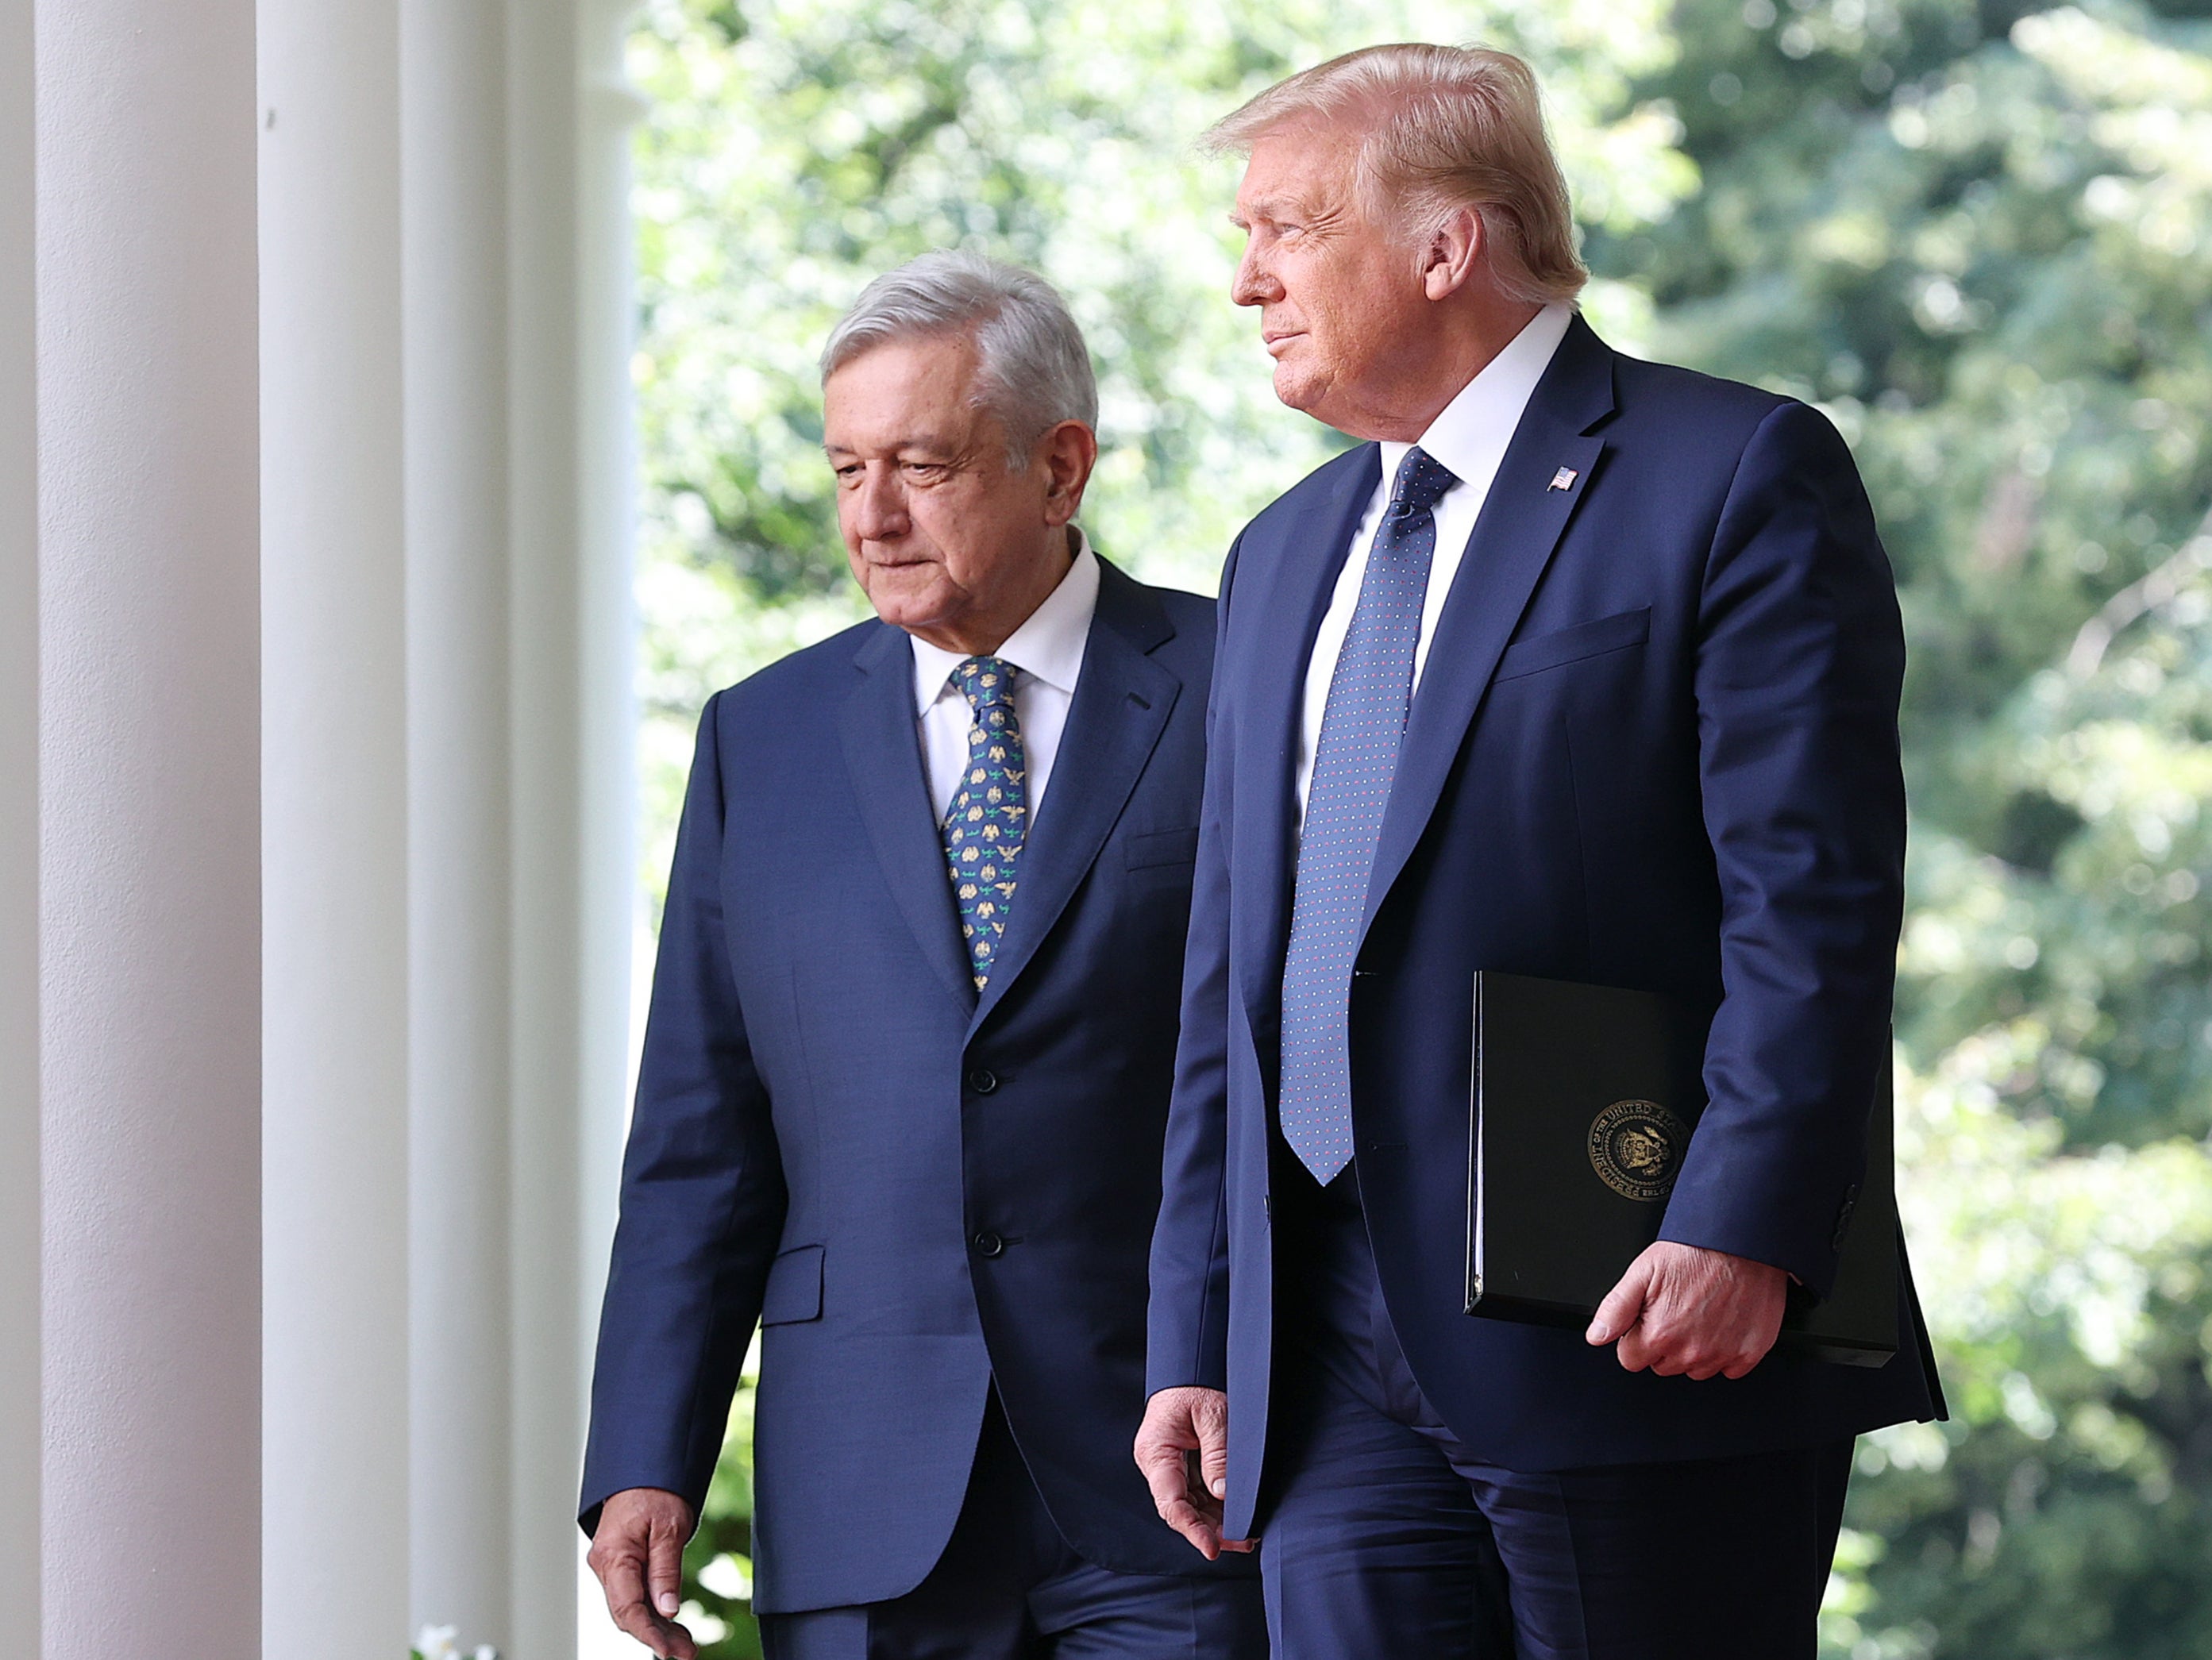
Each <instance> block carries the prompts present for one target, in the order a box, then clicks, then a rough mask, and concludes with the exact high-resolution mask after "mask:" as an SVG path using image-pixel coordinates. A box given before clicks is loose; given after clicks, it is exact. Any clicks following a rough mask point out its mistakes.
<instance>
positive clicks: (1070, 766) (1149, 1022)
mask: <svg viewBox="0 0 2212 1660" xmlns="http://www.w3.org/2000/svg"><path fill="white" fill-rule="evenodd" d="M1213 642H1214V633H1213V608H1212V603H1211V602H1210V601H1208V600H1206V599H1200V598H1198V597H1196V596H1194V595H1191V594H1186V593H1172V592H1168V591H1164V590H1158V589H1152V588H1147V587H1141V586H1139V584H1137V583H1136V582H1134V581H1131V580H1130V579H1129V578H1128V577H1127V576H1125V575H1121V573H1120V572H1119V571H1117V570H1115V569H1113V568H1112V567H1111V566H1105V565H1103V562H1102V570H1101V581H1100V587H1099V594H1098V607H1097V616H1096V617H1095V619H1094V621H1093V623H1092V625H1091V634H1090V637H1089V641H1088V643H1087V644H1086V646H1085V656H1084V660H1083V671H1082V676H1081V678H1080V680H1079V683H1078V685H1077V688H1076V694H1075V699H1074V702H1073V706H1072V707H1071V708H1070V710H1069V714H1068V721H1067V725H1066V731H1065V733H1064V734H1063V736H1062V738H1061V741H1060V753H1059V759H1058V762H1057V763H1056V764H1055V766H1054V770H1053V775H1052V784H1051V788H1050V789H1049V791H1048V793H1047V794H1046V796H1045V798H1044V800H1043V803H1042V806H1041V807H1040V809H1039V811H1038V813H1037V816H1036V821H1035V823H1034V824H1033V825H1032V828H1031V830H1030V838H1029V842H1028V844H1027V846H1026V848H1025V849H1024V854H1023V866H1022V871H1021V877H1020V886H1019V888H1018V891H1017V893H1016V896H1015V899H1014V903H1013V912H1012V919H1011V921H1010V925H1009V927H1008V931H1007V933H1006V939H1005V942H1004V952H1003V954H1002V955H1001V957H1000V959H999V961H998V964H997V965H996V967H995V968H994V970H993V973H992V976H991V980H990V983H989V985H988V987H987V989H986V990H985V992H984V993H983V994H982V996H981V999H980V1000H978V998H977V996H976V994H975V989H974V985H973V982H972V981H971V979H970V978H969V970H968V964H967V957H966V952H965V951H964V949H963V946H962V942H961V938H960V933H959V927H958V923H957V920H956V917H955V914H954V909H953V903H952V897H951V887H950V885H949V883H948V881H947V879H946V875H945V855H944V852H943V850H942V848H941V847H940V845H939V839H938V838H939V832H938V828H937V822H936V819H937V815H936V813H935V812H934V811H933V806H932V803H931V801H930V800H929V797H928V790H927V782H926V781H925V777H924V772H923V765H922V758H921V745H920V742H919V739H918V737H917V733H916V722H915V693H914V660H913V655H912V653H911V651H910V649H909V647H908V640H907V636H906V635H904V634H903V633H902V632H900V631H899V630H898V629H894V628H890V627H888V626H886V625H884V624H883V623H865V624H863V625H862V626H860V627H859V628H856V629H851V630H848V632H846V633H844V634H842V635H838V636H837V637H836V638H835V639H833V640H830V641H828V642H824V643H823V644H822V645H819V646H816V647H814V648H811V649H809V650H805V651H802V652H799V653H797V654H793V656H791V657H788V658H787V659H785V660H783V661H781V662H780V663H778V664H776V665H775V666H772V667H770V668H769V669H767V670H765V671H763V672H761V673H759V674H757V675H755V676H754V677H753V678H750V679H749V680H747V681H745V682H744V684H741V685H738V686H736V687H733V688H732V689H731V690H727V691H725V692H722V693H720V694H719V695H718V696H715V698H714V700H713V701H712V702H709V703H708V707H707V710H706V713H705V714H704V716H703V718H702V721H701V724H700V734H699V747H698V756H697V759H696V763H695V765H694V769H693V772H692V776H691V784H690V793H689V795H688V796H687V798H686V800H685V803H684V817H683V820H682V824H681V828H680V830H679V832H678V840H677V847H676V856H675V863H674V867H673V870H672V872H671V877H670V881H669V891H668V904H667V910H666V913H665V918H664V920H663V922H662V925H661V935H660V953H659V963H658V965H657V968H656V971H655V975H654V980H653V1004H652V1012H651V1017H650V1019H649V1022H648V1025H647V1035H646V1040H645V1051H644V1059H643V1064H642V1067H641V1071H640V1073H639V1079H638V1095H637V1108H636V1116H635V1121H634V1123H633V1126H632V1128H631V1131H630V1140H629V1152H628V1155H627V1158H626V1159H625V1162H624V1167H623V1197H622V1220H621V1225H620V1227H619V1229H618V1231H617V1236H616V1240H615V1247H614V1263H613V1272H612V1275H611V1279H610V1280H609V1282H608V1286H607V1295H606V1304H605V1313H604V1316H603V1319H602V1324H601V1327H600V1332H599V1362H598V1368H597V1373H596V1377H595V1378H594V1382H593V1387H592V1424H591V1438H590V1446H589V1450H588V1451H587V1453H586V1460H585V1478H584V1491H583V1505H584V1511H585V1520H586V1526H590V1525H592V1523H594V1522H595V1520H596V1517H595V1515H594V1514H593V1512H594V1511H595V1510H596V1507H597V1506H598V1505H599V1504H600V1503H601V1502H602V1501H603V1500H604V1499H606V1498H607V1497H608V1496H609V1495H610V1494H611V1493H616V1492H617V1491H620V1490H621V1489H623V1488H626V1487H665V1488H669V1489H671V1490H673V1491H675V1492H677V1493H682V1494H683V1495H684V1497H685V1498H687V1499H690V1501H691V1502H692V1503H693V1504H694V1505H697V1504H698V1502H699V1500H700V1499H701V1498H702V1495H703V1494H704V1493H705V1491H706V1488H707V1484H708V1477H709V1475H711V1473H712V1471H713V1468H714V1458H715V1454H716V1450H717V1449H718V1448H719V1446H720V1443H721V1439H722V1434H723V1427H724V1423H725V1420H726V1417H727V1415H728V1411H729V1406H730V1401H731V1396H732V1390H733V1389H734V1387H735V1385H736V1383H737V1379H738V1368H739V1366H740V1365H741V1363H742V1361H743V1359H744V1353H745V1349H746V1346H747V1343H748V1341H749V1340H750V1337H751V1335H752V1332H753V1329H754V1325H755V1322H756V1320H757V1321H758V1323H759V1324H760V1326H761V1328H762V1334H763V1335H762V1341H763V1353H762V1358H761V1381H760V1392H759V1395H758V1398H757V1419H756V1421H755V1426H754V1436H755V1442H754V1447H755V1453H754V1456H755V1469H756V1481H755V1493H756V1505H757V1511H756V1517H755V1548H756V1557H755V1572H756V1578H755V1601H756V1605H757V1607H759V1608H762V1609H763V1610H764V1611H768V1612H792V1611H797V1610H801V1609H806V1608H823V1607H833V1606H838V1605H842V1604H848V1603H855V1602H873V1601H877V1600H879V1599H882V1598H886V1597H891V1596H899V1595H902V1594H903V1593H904V1592H906V1591H907V1590H911V1589H912V1588H913V1587H914V1586H915V1584H917V1583H918V1582H919V1581H920V1580H921V1578H922V1577H923V1576H924V1575H925V1574H926V1573H927V1572H928V1571H929V1569H930V1568H931V1567H932V1566H933V1564H934V1563H935V1561H936V1560H937V1557H938V1554H939V1552H940V1550H941V1549H942V1548H943V1547H944V1545H945V1541H946V1539H947V1538H948V1536H949V1535H951V1529H952V1524H953V1521H954V1519H955V1517H957V1514H958V1511H959V1509H960V1504H961V1499H962V1496H963V1493H964V1492H965V1489H966V1487H967V1481H968V1474H969V1466H970V1462H971V1460H972V1459H973V1456H974V1454H975V1444H976V1436H977V1433H978V1430H979V1428H980V1426H981V1420H982V1416H983V1408H984V1402H985V1398H986V1393H987V1389H988V1388H989V1387H990V1384H991V1382H992V1380H993V1379H994V1377H995V1379H996V1380H997V1384H998V1389H999V1391H1000V1396H1001V1398H1002V1400H1003V1401H1004V1402H1005V1408H1006V1417H1007V1420H1008V1422H1009V1423H1010V1425H1011V1426H1012V1430H1013V1434H1014V1438H1015V1439H1016V1441H1017V1442H1018V1443H1019V1444H1020V1447H1021V1450H1022V1452H1023V1454H1024V1457H1025V1458H1026V1460H1027V1462H1028V1464H1029V1467H1030V1471H1031V1472H1032V1474H1033V1475H1034V1476H1035V1478H1036V1484H1037V1487H1038V1489H1039V1491H1040V1492H1041V1493H1042V1496H1043V1498H1044V1500H1045V1503H1046V1505H1047V1506H1048V1508H1049V1510H1050V1511H1051V1512H1052V1515H1053V1517H1054V1521H1055V1522H1057V1523H1058V1524H1059V1525H1060V1529H1061V1531H1062V1532H1063V1533H1064V1534H1065V1535H1066V1537H1067V1539H1068V1541H1069V1542H1070V1543H1071V1544H1072V1545H1073V1546H1074V1548H1076V1549H1077V1550H1078V1551H1079V1552H1080V1553H1081V1554H1083V1555H1084V1556H1085V1557H1086V1558H1088V1559H1089V1560H1091V1561H1093V1562H1096V1563H1097V1564H1099V1565H1100V1566H1106V1567H1109V1568H1114V1569H1118V1570H1122V1571H1126V1572H1142V1573H1188V1572H1232V1573H1235V1572H1249V1568H1248V1567H1245V1566H1242V1565H1239V1566H1231V1567H1229V1568H1227V1569H1225V1570H1224V1569H1209V1568H1208V1567H1207V1566H1206V1564H1204V1563H1203V1562H1202V1561H1201V1560H1200V1558H1199V1557H1198V1556H1197V1555H1196V1554H1194V1552H1193V1551H1192V1550H1191V1549H1190V1548H1189V1547H1188V1545H1186V1544H1184V1543H1183V1542H1182V1540H1181V1539H1179V1538H1178V1537H1176V1535H1174V1534H1172V1533H1170V1531H1169V1530H1168V1529H1166V1528H1165V1527H1164V1526H1163V1525H1162V1524H1161V1523H1160V1522H1159V1520H1158V1517H1157V1515H1156V1514H1155V1513H1154V1511H1153V1508H1152V1500H1151V1499H1150V1497H1149V1496H1148V1494H1147V1493H1146V1487H1145V1484H1144V1481H1143V1480H1142V1479H1141V1477H1140V1476H1139V1474H1138V1472H1137V1469H1136V1467H1135V1465H1134V1464H1133V1462H1131V1458H1130V1444H1131V1443H1132V1441H1133V1438H1134V1437H1135V1434H1136V1429H1137V1424H1138V1420H1139V1418H1140V1417H1141V1416H1142V1414H1143V1408H1144V1390H1143V1382H1144V1345H1145V1297H1146V1250H1147V1247H1148V1245H1149V1243H1150V1241H1151V1237H1152V1220H1153V1217H1154V1215H1155V1213H1156V1212H1157V1210H1158V1201H1159V1175H1160V1165H1161V1149H1162V1136H1163V1134H1164V1127H1165V1124H1166V1119H1167V1108H1168V1096H1169V1091H1170V1085H1171V1083H1172V1080H1173V1076H1174V1055H1175V1043H1176V1014H1177V1005H1178V1000H1179V994H1180V981H1181V970H1182V954H1183V941H1184V929H1185V926H1186V923H1187V921H1188V915H1189V904H1190V882H1191V870H1192V860H1193V857H1194V853H1195V850H1196V846H1197V841H1198V812H1199V797H1200V789H1201V787H1202V784H1203V780H1204V762H1205V757H1204V725H1205V705H1206V680H1207V676H1208V672H1209V671H1210V668H1211V666H1212V655H1213Z"/></svg>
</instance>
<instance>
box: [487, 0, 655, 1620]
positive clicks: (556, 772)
mask: <svg viewBox="0 0 2212 1660" xmlns="http://www.w3.org/2000/svg"><path fill="white" fill-rule="evenodd" d="M508 17H509V35H508V40H509V43H510V49H511V51H512V53H513V58H512V60H511V63H510V69H509V79H508V89H509V90H508V100H509V101H508V106H507V131H508V144H509V150H508V153H509V155H510V156H511V157H512V158H513V161H512V171H511V173H510V179H509V186H510V188H509V196H508V202H509V212H510V218H509V220H508V239H509V240H508V248H509V261H510V270H511V271H512V272H513V288H512V294H513V313H512V316H513V335H512V336H511V339H512V340H513V343H514V344H513V355H512V358H511V378H510V381H509V386H510V393H511V398H512V400H513V401H512V403H511V404H510V411H511V413H510V417H509V434H510V441H511V446H512V447H511V451H510V454H511V457H512V461H511V469H512V470H511V472H510V484H511V488H512V491H513V495H512V503H513V518H512V520H511V521H510V522H511V523H512V525H513V542H512V546H513V566H512V569H511V584H512V585H511V588H510V594H511V605H512V614H513V619H514V629H515V632H514V636H513V642H514V643H513V657H512V659H511V670H512V674H513V680H512V685H513V723H514V724H513V741H514V749H513V755H514V772H513V788H514V799H513V808H514V841H513V870H514V876H515V890H514V891H515V910H514V921H515V932H514V965H515V978H514V982H513V992H514V1003H513V1010H514V1027H513V1040H514V1047H513V1057H514V1059H513V1085H514V1116H513V1132H512V1143H511V1146H512V1152H513V1165H512V1169H513V1216H512V1225H513V1234H512V1244H511V1247H510V1249H511V1250H512V1253H513V1264H514V1280H513V1286H514V1328H513V1330H514V1344H515V1347H514V1361H513V1365H514V1397H513V1399H514V1414H515V1415H514V1439H513V1459H514V1486H513V1500H514V1507H515V1508H514V1511H513V1516H514V1523H513V1551H514V1555H513V1596H514V1610H513V1614H514V1630H515V1638H514V1642H515V1645H516V1653H517V1654H518V1655H519V1656H521V1657H526V1660H535V1657H538V1656H540V1655H551V1654H554V1653H556V1652H558V1653H562V1654H571V1655H572V1654H574V1651H575V1627H574V1612H575V1597H574V1584H575V1580H574V1574H575V1560H576V1558H575V1543H574V1539H575V1535H574V1531H573V1523H569V1524H568V1525H566V1526H564V1527H563V1528H562V1529H560V1530H558V1531H556V1530H554V1529H551V1528H550V1527H549V1526H548V1522H549V1519H550V1518H556V1517H558V1518H565V1517H568V1515H569V1514H570V1513H571V1512H572V1511H573V1509H574V1503H575V1497H576V1494H575V1485H576V1479H577V1474H578V1465H579V1453H580V1443H581V1439H582V1435H583V1425H584V1410H583V1407H584V1401H583V1379H584V1376H585V1360H584V1356H585V1353H586V1341H587V1334H588V1330H589V1328H588V1326H587V1324H586V1317H585V1310H584V1292H583V1287H584V1284H585V1280H586V1269H585V1267H584V1263H585V1262H586V1258H587V1256H592V1255H593V1254H594V1250H593V1247H594V1246H596V1247H597V1248H598V1250H600V1251H603V1250H604V1241H592V1240H587V1239H585V1238H580V1237H579V1231H578V1219H579V1217H580V1215H581V1214H583V1207H584V1205H585V1202H586V1201H585V1199H584V1169H585V1165H584V1159H583V1149H584V1147H585V1146H586V1135H587V1133H588V1132H587V1128H586V1127H587V1126H588V1125H593V1124H597V1125H601V1126H603V1125H604V1124H605V1122H607V1120H608V1117H609V1115H611V1114H617V1115H618V1114H619V1112H620V1110H621V1089H622V1069H623V1042H624V1036H625V1032H626V1028H627V1022H628V1001H629V1000H628V983H627V982H628V972H627V970H628V941H629V932H628V922H629V906H628V903H627V896H628V892H629V884H630V879H631V873H630V870H629V852H628V849H629V833H628V826H629V812H630V803H631V798H632V794H633V787H632V780H631V769H630V766H629V759H628V757H629V738H628V726H629V684H628V663H629V599H628V585H629V575H628V573H629V565H628V543H627V534H626V518H627V496H628V490H627V478H628V472H629V469H628V464H627V436H626V430H625V419H626V415H625V412H626V410H627V398H626V397H624V396H623V394H622V393H621V392H620V391H619V389H618V388H619V381H620V379H621V378H622V377H623V376H625V375H626V374H627V361H628V350H627V339H628V328H627V318H626V316H625V315H624V314H623V308H622V301H621V298H620V295H621V294H622V292H623V288H622V287H617V288H614V289H610V287H609V285H608V284H607V283H606V282H605V277H604V273H605V271H606V269H607V262H608V261H609V260H610V259H613V260H618V261H625V262H626V260H627V258H628V242H627V237H628V230H627V215H626V212H625V211H624V210H623V204H622V202H621V198H620V193H619V192H620V190H621V184H620V180H621V179H622V178H623V168H622V163H621V160H620V157H619V155H618V153H617V154H615V155H610V149H611V148H612V147H614V146H618V144H619V143H620V137H619V132H620V124H619V123H618V122H617V123H613V124H610V123H609V122H608V121H607V120H606V119H605V108H604V104H603V103H601V102H599V101H598V100H599V88H596V87H592V86H591V85H589V84H588V83H590V82H595V81H596V82H609V81H618V80H619V77H620V69H619V62H620V60H619V58H618V57H616V58H614V59H613V62H612V64H609V62H608V61H607V57H608V53H607V48H608V45H609V43H610V42H611V41H613V40H615V37H614V35H613V33H612V30H611V27H610V25H611V21H613V20H611V18H610V15H609V8H608V7H607V6H606V5H605V3H589V4H584V3H580V0H512V3H511V4H510V8H509V12H508ZM587 30H591V31H597V32H596V33H587ZM595 117H596V124H595ZM619 280H620V279H619V278H617V282H619ZM624 286H626V285H624ZM601 1139H602V1140H603V1139H604V1131H603V1130H602V1131H601Z"/></svg>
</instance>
